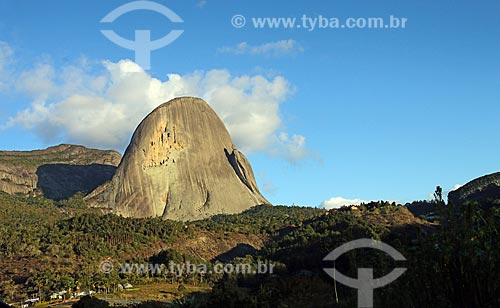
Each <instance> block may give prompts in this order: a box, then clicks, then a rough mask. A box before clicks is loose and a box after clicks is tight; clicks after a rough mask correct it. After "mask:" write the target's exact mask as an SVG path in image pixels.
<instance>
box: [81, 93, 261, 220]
mask: <svg viewBox="0 0 500 308" xmlns="http://www.w3.org/2000/svg"><path fill="white" fill-rule="evenodd" d="M249 133H251V132H249ZM87 199H88V200H89V201H90V202H91V203H92V204H93V205H95V206H100V207H109V209H110V210H111V211H112V212H114V213H117V214H121V215H123V216H131V217H154V216H155V217H158V216H159V217H163V218H165V219H175V220H196V219H202V218H205V217H208V216H211V215H214V214H222V213H227V214H231V213H238V212H241V211H243V210H245V209H248V208H249V207H252V206H254V205H259V204H269V202H268V201H267V200H266V199H265V198H264V197H263V196H262V195H261V194H260V192H259V190H258V187H257V184H256V182H255V177H254V175H253V171H252V167H251V166H250V164H249V162H248V160H247V159H246V158H245V156H244V155H243V154H242V153H241V152H239V151H238V150H237V149H236V148H235V147H234V145H233V143H232V141H231V138H230V136H229V133H228V132H227V130H226V128H225V126H224V124H223V123H222V121H221V120H220V119H219V117H218V116H217V114H216V113H215V112H214V111H213V110H212V109H211V108H210V106H209V105H208V104H207V103H206V102H204V101H203V100H201V99H197V98H190V97H184V98H177V99H174V100H172V101H170V102H168V103H165V104H163V105H161V106H159V107H158V108H156V109H155V110H154V111H153V112H152V113H150V114H149V115H148V116H147V117H146V118H145V119H144V120H143V121H142V122H141V123H140V125H139V126H138V127H137V129H136V131H135V132H134V135H133V137H132V140H131V142H130V145H129V146H128V148H127V150H126V152H125V154H124V156H123V160H122V162H121V163H120V165H119V167H118V170H117V172H116V174H115V176H114V177H113V180H112V181H111V182H110V183H109V184H108V185H105V186H103V187H100V188H99V189H97V190H96V191H95V192H94V193H93V194H91V195H90V196H89V197H88V198H87Z"/></svg>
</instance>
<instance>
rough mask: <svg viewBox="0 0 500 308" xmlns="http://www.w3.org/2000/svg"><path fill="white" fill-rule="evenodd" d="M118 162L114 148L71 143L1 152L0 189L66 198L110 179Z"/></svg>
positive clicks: (59, 198) (118, 157) (88, 190)
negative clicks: (38, 148)
mask: <svg viewBox="0 0 500 308" xmlns="http://www.w3.org/2000/svg"><path fill="white" fill-rule="evenodd" d="M120 161H121V155H120V153H118V152H116V151H103V150H95V149H88V148H86V147H83V146H78V145H70V144H61V145H58V146H54V147H49V148H47V149H45V150H35V151H0V190H1V191H4V192H7V193H9V194H15V193H21V194H32V193H34V194H42V195H44V196H45V197H47V198H49V199H53V200H61V199H66V198H69V197H71V196H72V195H74V194H75V193H77V192H83V193H89V192H91V191H92V190H94V189H95V188H96V187H97V186H99V185H101V184H103V183H105V182H106V181H109V180H110V179H111V178H112V177H113V175H114V173H115V171H116V166H118V164H119V163H120Z"/></svg>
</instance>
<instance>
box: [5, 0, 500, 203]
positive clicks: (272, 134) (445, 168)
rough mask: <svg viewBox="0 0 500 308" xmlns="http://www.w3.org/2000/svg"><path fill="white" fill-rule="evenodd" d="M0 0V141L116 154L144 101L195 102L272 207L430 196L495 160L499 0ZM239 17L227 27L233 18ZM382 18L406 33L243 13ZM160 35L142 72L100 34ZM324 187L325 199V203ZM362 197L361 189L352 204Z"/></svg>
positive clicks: (129, 54)
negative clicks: (110, 18)
mask: <svg viewBox="0 0 500 308" xmlns="http://www.w3.org/2000/svg"><path fill="white" fill-rule="evenodd" d="M156 2H157V3H159V4H161V5H163V6H166V7H168V8H169V9H171V10H172V11H173V12H175V13H176V14H177V15H178V16H180V17H181V18H182V19H183V21H184V22H183V23H180V24H174V23H172V22H170V21H169V20H168V19H166V18H165V17H164V16H163V15H161V14H159V13H156V12H151V11H145V10H141V11H135V12H129V13H127V14H124V15H122V16H121V17H119V18H118V19H117V20H116V21H115V22H114V23H112V24H102V23H100V22H99V21H100V20H101V19H102V18H103V17H104V16H105V15H106V14H108V13H109V12H110V11H112V10H114V9H115V8H117V7H119V6H121V5H123V4H126V3H128V1H57V0H52V1H26V0H16V1H14V0H2V1H1V2H0V149H18V150H26V149H37V148H45V147H47V146H50V145H54V144H59V143H63V142H67V143H79V144H83V145H86V146H90V147H98V148H114V149H117V150H119V151H123V150H124V148H125V146H126V144H127V142H128V140H129V138H130V135H131V133H132V132H133V129H135V127H136V125H137V124H138V122H139V121H140V119H142V118H143V117H144V116H145V115H146V114H147V113H148V112H149V111H151V110H152V109H153V108H154V107H155V106H157V105H159V104H161V103H163V102H164V100H166V99H168V98H171V97H174V96H178V95H197V96H201V97H203V98H205V99H206V100H207V101H208V102H209V103H210V104H211V105H212V106H213V107H214V109H215V110H216V111H217V112H218V113H219V115H220V116H221V117H222V118H223V120H224V122H225V123H226V125H227V127H228V129H229V131H230V133H231V135H232V136H233V139H234V140H235V142H236V144H237V146H238V147H239V148H241V149H242V150H243V151H244V152H245V153H246V154H247V156H248V157H249V159H250V161H251V163H252V166H253V168H254V172H255V174H256V175H257V180H258V182H259V184H260V187H261V190H263V193H264V195H265V196H266V197H267V198H268V199H269V200H270V201H271V202H272V203H274V204H297V205H311V206H319V205H320V204H322V203H323V202H324V201H325V200H330V201H329V202H326V203H323V205H326V206H327V207H331V206H336V205H338V204H339V203H342V202H347V201H344V198H345V199H349V200H353V202H354V201H360V200H381V199H383V200H398V201H400V202H406V201H411V200H419V199H427V198H429V194H430V193H432V192H433V190H434V188H435V186H436V185H441V186H442V187H443V188H444V190H450V189H451V188H452V187H453V186H455V185H456V184H464V183H466V182H467V181H469V180H471V179H473V178H475V177H478V176H481V175H484V174H487V173H492V172H496V171H499V168H500V164H499V157H500V140H499V138H498V134H499V132H500V121H499V120H498V119H499V118H500V57H499V56H498V55H499V54H500V53H499V52H500V2H498V1H496V0H486V1H481V2H480V3H477V2H473V1H463V0H459V1H429V0H423V1H401V0H399V1H295V2H293V4H291V3H290V1H222V0H207V1H199V0H197V1H194V0H193V1H186V0H182V1H181V0H170V1H165V0H163V1H156ZM237 14H240V15H243V16H244V17H245V18H246V21H247V23H246V25H245V26H244V27H242V28H235V27H233V26H232V24H231V20H232V17H233V16H234V15H237ZM304 15H305V16H307V17H308V18H319V17H320V16H322V17H324V18H338V19H339V21H340V22H341V23H343V22H345V20H346V19H347V18H350V17H353V18H368V17H381V18H384V21H387V20H388V19H389V16H391V15H393V16H395V17H398V18H403V17H404V18H407V22H406V27H405V28H404V29H401V28H399V29H385V28H384V29H366V28H365V29H346V28H344V29H340V28H337V29H332V28H324V29H315V30H313V31H309V30H307V29H304V28H293V29H290V28H288V29H285V28H283V27H282V28H279V29H276V28H275V29H269V28H267V29H257V28H255V27H254V26H253V23H252V22H253V21H252V18H259V17H275V18H281V17H290V18H297V19H300V18H301V17H302V16H304ZM103 29H111V30H113V31H115V32H116V33H117V34H118V35H120V36H122V37H124V38H127V39H133V38H134V31H135V30H139V29H150V30H151V33H152V38H153V39H158V38H161V37H162V36H164V35H165V34H167V33H168V32H169V31H170V30H173V29H182V30H184V33H183V34H182V35H181V36H180V37H179V38H178V39H177V40H175V41H174V42H173V43H172V44H170V45H168V46H165V47H164V48H161V49H159V50H156V51H153V52H152V54H151V68H150V69H149V70H142V69H141V68H140V66H138V65H137V64H135V63H133V62H132V61H134V60H135V58H134V52H133V51H131V50H127V49H124V48H121V47H119V46H117V45H116V44H114V43H112V42H111V41H109V40H108V39H107V38H106V37H104V36H103V35H102V34H101V32H100V31H101V30H103ZM335 197H337V199H334V198H335ZM355 199H359V200H355Z"/></svg>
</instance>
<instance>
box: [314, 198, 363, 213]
mask: <svg viewBox="0 0 500 308" xmlns="http://www.w3.org/2000/svg"><path fill="white" fill-rule="evenodd" d="M361 203H368V201H365V200H361V199H346V198H343V197H333V198H330V199H328V200H325V201H323V202H321V204H320V207H322V208H325V209H327V210H330V209H338V208H340V207H342V206H344V205H360V204H361Z"/></svg>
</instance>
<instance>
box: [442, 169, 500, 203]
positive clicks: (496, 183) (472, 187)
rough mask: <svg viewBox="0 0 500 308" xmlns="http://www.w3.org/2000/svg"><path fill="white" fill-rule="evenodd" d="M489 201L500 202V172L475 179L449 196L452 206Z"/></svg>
mask: <svg viewBox="0 0 500 308" xmlns="http://www.w3.org/2000/svg"><path fill="white" fill-rule="evenodd" d="M487 200H490V201H491V200H500V172H497V173H493V174H489V175H485V176H482V177H480V178H477V179H474V180H472V181H470V182H469V183H467V184H465V185H464V186H462V187H460V188H459V189H457V190H455V191H450V193H449V194H448V202H449V203H450V204H460V203H463V202H464V201H487Z"/></svg>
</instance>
